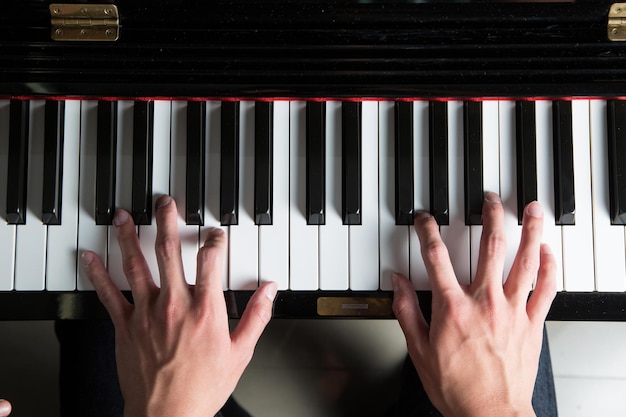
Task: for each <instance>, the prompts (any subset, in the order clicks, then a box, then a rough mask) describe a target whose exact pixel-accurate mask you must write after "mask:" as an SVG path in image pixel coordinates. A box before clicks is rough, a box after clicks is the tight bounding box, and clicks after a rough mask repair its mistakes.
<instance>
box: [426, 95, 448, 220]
mask: <svg viewBox="0 0 626 417" xmlns="http://www.w3.org/2000/svg"><path fill="white" fill-rule="evenodd" d="M428 114H429V123H428V126H429V135H428V138H429V152H430V187H429V189H430V213H431V214H432V215H433V217H434V218H435V220H437V224H439V225H440V226H443V225H448V224H450V212H449V202H448V198H449V197H448V193H449V190H448V103H446V102H445V101H433V102H431V103H430V105H429V110H428Z"/></svg>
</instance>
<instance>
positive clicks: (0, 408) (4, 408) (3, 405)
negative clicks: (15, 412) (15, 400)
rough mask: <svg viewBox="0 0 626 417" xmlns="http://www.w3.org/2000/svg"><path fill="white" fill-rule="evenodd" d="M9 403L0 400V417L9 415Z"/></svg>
mask: <svg viewBox="0 0 626 417" xmlns="http://www.w3.org/2000/svg"><path fill="white" fill-rule="evenodd" d="M11 409H12V407H11V403H10V402H8V401H7V400H0V417H7V416H8V415H9V414H11Z"/></svg>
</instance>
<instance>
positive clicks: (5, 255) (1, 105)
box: [0, 100, 16, 291]
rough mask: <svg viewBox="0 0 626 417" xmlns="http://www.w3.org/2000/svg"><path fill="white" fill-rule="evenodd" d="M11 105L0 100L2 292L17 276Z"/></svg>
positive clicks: (11, 285)
mask: <svg viewBox="0 0 626 417" xmlns="http://www.w3.org/2000/svg"><path fill="white" fill-rule="evenodd" d="M10 107H11V104H10V102H9V101H8V100H0V291H10V290H12V289H13V277H14V275H15V269H14V268H15V228H16V226H15V225H13V224H9V223H8V222H7V221H6V219H7V216H6V207H7V205H6V197H7V181H8V173H7V169H8V158H9V120H10V117H9V115H10V112H11V111H10Z"/></svg>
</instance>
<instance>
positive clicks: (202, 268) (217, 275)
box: [195, 228, 227, 310]
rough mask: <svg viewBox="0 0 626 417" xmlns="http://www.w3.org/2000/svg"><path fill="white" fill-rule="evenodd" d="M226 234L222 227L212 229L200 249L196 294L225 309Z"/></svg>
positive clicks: (203, 300) (204, 300) (206, 301)
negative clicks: (223, 278)
mask: <svg viewBox="0 0 626 417" xmlns="http://www.w3.org/2000/svg"><path fill="white" fill-rule="evenodd" d="M226 244H227V241H226V234H225V233H224V231H223V230H222V229H219V228H214V229H211V230H210V231H209V233H208V235H207V238H206V240H205V242H204V246H202V247H201V248H200V250H199V251H198V271H197V275H196V289H195V293H196V296H197V297H199V299H200V302H203V303H205V304H207V305H209V306H215V307H216V308H219V309H221V310H224V307H223V306H224V292H223V291H224V289H223V287H222V274H223V273H224V253H225V251H226Z"/></svg>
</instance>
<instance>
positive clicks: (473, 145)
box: [463, 101, 484, 226]
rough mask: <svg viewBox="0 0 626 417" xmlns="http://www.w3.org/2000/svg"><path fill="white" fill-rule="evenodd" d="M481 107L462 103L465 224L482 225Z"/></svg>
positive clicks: (475, 104) (475, 103)
mask: <svg viewBox="0 0 626 417" xmlns="http://www.w3.org/2000/svg"><path fill="white" fill-rule="evenodd" d="M482 118H483V105H482V103H481V102H478V101H469V102H465V103H463V127H464V129H463V132H464V145H465V146H464V153H465V172H464V174H465V224H466V225H468V226H470V225H482V224H483V218H482V211H483V209H482V208H483V199H484V197H483V196H484V189H483V187H484V186H483V123H482Z"/></svg>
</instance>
